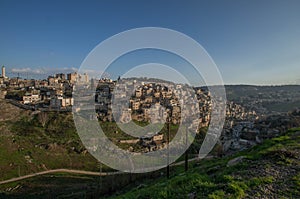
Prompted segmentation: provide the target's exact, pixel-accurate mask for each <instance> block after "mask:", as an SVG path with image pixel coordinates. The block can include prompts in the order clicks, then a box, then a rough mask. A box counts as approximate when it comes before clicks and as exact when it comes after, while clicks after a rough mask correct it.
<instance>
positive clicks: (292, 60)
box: [0, 1, 300, 85]
mask: <svg viewBox="0 0 300 199" xmlns="http://www.w3.org/2000/svg"><path fill="white" fill-rule="evenodd" d="M115 2H118V4H114V3H115ZM0 5H1V6H0V24H1V27H2V30H3V31H1V32H0V43H1V46H0V63H1V65H4V66H6V67H7V74H8V76H17V74H18V73H19V74H21V75H22V76H23V77H24V76H28V77H29V76H30V77H35V78H37V77H39V76H45V75H46V76H48V75H53V74H55V73H61V72H65V73H67V71H68V72H74V71H76V70H78V68H79V66H80V65H81V64H82V63H83V61H84V59H85V57H86V56H87V55H88V54H89V52H90V51H91V50H92V49H94V48H95V47H96V46H97V45H98V44H99V43H100V42H102V41H104V40H105V39H107V38H109V37H111V36H113V35H115V34H117V33H119V32H122V31H125V30H128V29H132V28H139V27H149V26H150V27H165V28H170V29H173V30H176V31H179V32H182V33H184V34H186V35H188V36H190V37H191V38H193V39H194V40H196V41H197V42H199V43H200V44H201V45H202V46H203V47H204V48H205V50H206V51H207V52H208V53H209V55H210V57H211V58H212V59H213V61H214V62H215V63H216V65H217V66H218V68H219V70H220V73H221V75H222V77H223V80H224V84H225V85H231V84H232V85H240V84H245V85H299V84H300V78H299V77H298V75H297V74H299V73H300V66H299V64H300V51H299V45H300V38H299V33H300V26H299V20H298V19H299V18H300V2H299V1H289V2H281V1H264V2H260V1H251V2H239V1H232V2H229V3H228V2H226V3H225V2H217V3H216V2H199V1H190V2H189V3H181V2H179V1H175V2H174V1H172V2H171V1H165V2H159V1H153V2H139V1H131V2H122V1H113V2H108V1H102V2H97V1H89V3H84V2H72V1H64V2H59V1H51V2H50V1H46V2H43V3H41V2H39V1H27V2H20V1H17V2H15V1H1V3H0ZM154 13H155V14H154ZM153 60H154V61H157V62H159V63H165V64H168V65H172V66H175V67H176V66H177V67H178V68H181V69H183V70H186V69H187V68H188V67H189V66H188V64H187V63H186V62H185V60H182V59H179V58H178V57H176V56H174V55H172V54H171V53H165V52H157V51H153V50H152V51H151V50H150V51H149V50H148V51H143V52H139V51H136V52H133V53H129V54H126V55H125V56H122V57H120V58H118V59H117V60H116V63H113V66H112V67H111V68H110V69H109V70H110V71H109V72H108V73H109V74H111V76H112V78H116V77H117V76H119V75H122V74H123V73H124V71H126V70H129V69H130V67H132V66H134V65H137V64H145V63H149V62H151V61H153ZM283 66H284V67H283ZM120 73H121V74H120ZM192 73H193V72H191V71H188V74H191V75H192ZM191 81H193V82H197V83H198V82H200V81H201V80H199V79H192V80H191Z"/></svg>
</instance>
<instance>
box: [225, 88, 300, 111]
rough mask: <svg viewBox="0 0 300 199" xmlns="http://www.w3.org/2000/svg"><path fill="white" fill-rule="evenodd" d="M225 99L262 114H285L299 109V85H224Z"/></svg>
mask: <svg viewBox="0 0 300 199" xmlns="http://www.w3.org/2000/svg"><path fill="white" fill-rule="evenodd" d="M225 88H226V95H227V99H228V100H230V101H234V102H236V103H238V104H241V105H243V106H245V107H247V108H250V109H254V110H258V112H263V113H286V112H289V111H292V110H293V109H295V108H300V85H284V86H252V85H226V86H225Z"/></svg>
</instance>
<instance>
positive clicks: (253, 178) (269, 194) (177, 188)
mask: <svg viewBox="0 0 300 199" xmlns="http://www.w3.org/2000/svg"><path fill="white" fill-rule="evenodd" d="M299 152H300V129H292V130H290V131H288V132H287V133H286V134H284V135H282V136H280V137H277V138H273V139H270V140H266V141H265V142H264V143H263V144H261V145H258V146H256V147H254V148H252V149H250V150H248V151H245V152H240V153H238V154H236V155H235V156H233V157H226V158H222V159H213V160H204V161H202V162H199V163H195V164H193V168H192V169H190V170H189V171H188V172H187V173H176V174H175V175H173V176H172V177H171V178H170V179H166V178H160V179H159V180H156V181H150V182H148V183H146V184H143V185H142V186H138V187H135V188H132V189H131V190H130V191H128V192H125V193H124V192H119V193H118V195H114V196H113V197H112V198H141V199H142V198H145V199H146V198H147V199H149V198H253V197H258V198H261V197H264V198H300V161H299ZM229 161H230V162H229ZM129 188H130V187H129ZM124 190H126V188H125V189H124Z"/></svg>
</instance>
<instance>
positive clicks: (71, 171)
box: [0, 156, 212, 185]
mask: <svg viewBox="0 0 300 199" xmlns="http://www.w3.org/2000/svg"><path fill="white" fill-rule="evenodd" d="M211 158H212V157H211V156H207V157H206V158H205V159H211ZM195 160H199V158H198V157H196V158H192V159H189V160H188V161H189V162H191V161H195ZM182 164H184V161H180V162H176V163H173V164H171V166H178V165H182ZM51 173H74V174H84V175H92V176H108V175H118V174H122V173H124V172H122V171H114V172H92V171H83V170H73V169H54V170H47V171H41V172H38V173H33V174H29V175H25V176H21V177H16V178H11V179H9V180H4V181H1V182H0V185H1V184H6V183H10V182H15V181H19V180H24V179H27V178H32V177H36V176H40V175H45V174H51Z"/></svg>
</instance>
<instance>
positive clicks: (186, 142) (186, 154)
mask: <svg viewBox="0 0 300 199" xmlns="http://www.w3.org/2000/svg"><path fill="white" fill-rule="evenodd" d="M188 131H189V129H188V127H187V126H186V127H185V147H187V144H188ZM188 155H189V154H188V148H186V151H185V161H184V170H185V171H187V170H188V166H189V165H188V163H189V162H188V161H189V157H188Z"/></svg>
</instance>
